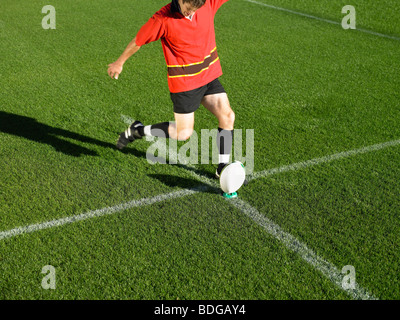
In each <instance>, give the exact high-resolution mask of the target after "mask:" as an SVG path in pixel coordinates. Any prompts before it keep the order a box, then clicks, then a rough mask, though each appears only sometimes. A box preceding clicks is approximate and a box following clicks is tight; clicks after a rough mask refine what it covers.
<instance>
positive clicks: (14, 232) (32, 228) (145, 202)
mask: <svg viewBox="0 0 400 320" xmlns="http://www.w3.org/2000/svg"><path fill="white" fill-rule="evenodd" d="M207 189H208V187H207V186H204V185H201V186H198V187H196V188H192V189H184V190H179V191H175V192H171V193H166V194H161V195H157V196H154V197H152V198H143V199H139V200H133V201H129V202H126V203H121V204H118V205H116V206H113V207H106V208H102V209H98V210H94V211H89V212H86V213H83V214H80V215H76V216H71V217H66V218H61V219H57V220H51V221H47V222H43V223H37V224H31V225H28V226H25V227H18V228H15V229H11V230H7V231H2V232H0V241H1V240H4V239H7V238H12V237H15V236H18V235H21V234H25V233H32V232H36V231H40V230H44V229H49V228H54V227H59V226H63V225H65V224H70V223H74V222H78V221H82V220H87V219H91V218H95V217H102V216H105V215H111V214H114V213H118V212H121V211H125V210H128V209H131V208H136V207H143V206H149V205H152V204H154V203H158V202H162V201H166V200H171V199H176V198H182V197H184V196H188V195H191V194H194V193H197V192H201V191H205V190H207Z"/></svg>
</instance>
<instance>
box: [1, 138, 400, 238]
mask: <svg viewBox="0 0 400 320" xmlns="http://www.w3.org/2000/svg"><path fill="white" fill-rule="evenodd" d="M399 144H400V140H394V141H389V142H385V143H381V144H375V145H372V146H368V147H365V148H361V149H356V150H350V151H346V152H341V153H336V154H333V155H330V156H326V157H322V158H316V159H313V160H309V161H305V162H299V163H295V164H292V165H288V166H284V167H280V168H275V169H270V170H265V171H261V172H256V173H254V174H252V175H249V176H248V177H247V180H248V181H251V180H254V179H258V178H263V177H267V176H270V175H273V174H277V173H281V172H285V171H289V170H298V169H302V168H306V167H309V166H312V165H317V164H321V163H326V162H329V161H333V160H337V159H343V158H346V157H349V156H352V155H357V154H361V153H366V152H371V151H376V150H380V149H383V148H387V147H391V146H397V145H399ZM195 176H196V177H197V178H199V179H200V180H201V181H205V182H206V183H208V182H211V179H209V178H207V179H205V177H203V176H200V175H198V174H195ZM203 179H204V180H203ZM211 185H212V186H215V182H214V183H211ZM202 188H203V189H202ZM209 188H210V187H209V186H205V185H203V186H199V187H198V188H194V189H184V190H179V191H176V192H172V193H167V194H161V195H158V196H155V197H153V198H144V199H140V200H133V201H130V202H127V203H123V204H119V205H116V206H113V207H106V208H102V209H98V210H94V211H89V212H87V213H83V214H80V215H76V216H71V217H66V218H62V219H58V220H51V221H47V222H42V223H37V224H32V225H28V226H24V227H17V228H14V229H11V230H6V231H2V232H0V241H1V240H3V239H6V238H11V237H15V236H18V235H20V234H24V233H32V232H35V231H39V230H44V229H49V228H52V227H57V226H62V225H65V224H69V223H74V222H77V221H82V220H86V219H89V218H94V217H99V216H104V215H110V214H114V213H117V212H120V211H123V210H127V209H130V208H134V207H140V206H145V205H150V204H153V203H157V202H160V201H164V200H169V199H173V198H180V197H183V196H186V195H189V194H192V193H195V192H199V191H204V190H208V189H209Z"/></svg>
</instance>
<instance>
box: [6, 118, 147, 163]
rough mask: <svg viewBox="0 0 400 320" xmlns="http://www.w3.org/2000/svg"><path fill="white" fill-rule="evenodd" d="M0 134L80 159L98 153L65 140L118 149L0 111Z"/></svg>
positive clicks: (34, 120)
mask: <svg viewBox="0 0 400 320" xmlns="http://www.w3.org/2000/svg"><path fill="white" fill-rule="evenodd" d="M0 132H4V133H7V134H12V135H14V136H18V137H22V138H25V139H28V140H31V141H35V142H39V143H44V144H48V145H50V146H52V147H53V148H54V149H55V150H57V151H59V152H62V153H64V154H67V155H71V156H74V157H79V156H80V155H90V156H97V155H98V154H97V152H96V151H94V150H91V149H88V148H85V147H83V146H80V145H78V144H75V143H73V142H70V141H67V140H65V139H72V140H76V141H80V142H84V143H90V144H94V145H98V146H101V147H104V148H112V149H116V147H115V145H114V144H111V143H107V142H104V141H101V140H97V139H94V138H91V137H87V136H84V135H81V134H78V133H75V132H72V131H68V130H64V129H60V128H54V127H51V126H49V125H47V124H44V123H40V122H38V121H37V120H36V119H34V118H30V117H26V116H21V115H16V114H13V113H8V112H5V111H0ZM124 152H125V153H131V154H134V155H135V156H137V157H145V156H146V154H145V153H143V152H141V151H137V150H132V149H130V150H126V151H125V150H124Z"/></svg>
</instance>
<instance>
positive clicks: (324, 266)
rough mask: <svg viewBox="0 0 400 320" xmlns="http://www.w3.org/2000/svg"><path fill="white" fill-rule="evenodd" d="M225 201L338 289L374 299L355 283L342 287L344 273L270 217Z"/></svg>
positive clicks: (363, 297) (249, 206) (242, 205)
mask: <svg viewBox="0 0 400 320" xmlns="http://www.w3.org/2000/svg"><path fill="white" fill-rule="evenodd" d="M227 201H228V202H229V203H230V204H231V205H233V206H235V207H236V208H238V209H239V210H240V211H242V212H243V213H244V214H245V215H247V216H248V217H249V218H251V219H252V220H253V221H254V222H255V223H257V224H258V225H259V226H261V227H262V228H263V229H264V230H265V231H266V232H267V233H269V234H270V235H272V236H273V237H274V238H275V239H277V240H279V241H280V242H282V243H283V244H284V245H285V246H286V248H288V249H289V250H291V251H293V252H295V253H297V254H299V255H300V257H301V258H302V259H303V260H305V261H306V262H308V263H309V264H310V265H311V266H313V267H314V268H315V269H317V270H318V271H320V272H321V273H322V274H323V275H325V276H326V277H327V278H328V279H329V280H330V281H331V282H333V283H334V284H335V285H336V286H338V287H339V288H340V289H342V290H344V291H345V292H346V293H348V294H349V295H350V296H352V297H353V298H354V299H357V300H376V298H375V297H374V296H373V295H371V294H370V293H368V292H367V291H366V290H365V289H364V288H362V287H361V286H359V285H358V284H357V283H355V288H354V289H344V288H343V285H342V281H343V277H344V275H343V274H342V273H341V272H340V271H339V270H338V269H337V268H336V267H335V266H334V265H333V264H332V263H330V262H328V261H326V260H324V259H323V258H321V257H320V256H318V255H317V254H316V253H315V252H314V251H312V250H311V249H309V248H308V247H307V246H306V245H305V244H303V243H302V242H300V241H299V240H297V239H296V238H295V237H293V236H292V235H291V234H289V233H287V232H285V231H283V230H282V228H281V227H280V226H279V225H277V224H276V223H274V222H272V221H271V220H270V219H268V218H267V217H265V216H264V215H263V214H261V213H260V212H259V211H258V210H257V209H255V208H254V207H252V206H251V205H249V204H248V203H246V202H245V201H243V200H241V199H239V198H235V199H227Z"/></svg>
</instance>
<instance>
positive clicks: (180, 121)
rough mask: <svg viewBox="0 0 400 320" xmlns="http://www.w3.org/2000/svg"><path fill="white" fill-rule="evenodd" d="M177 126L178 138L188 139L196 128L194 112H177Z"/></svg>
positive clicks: (175, 115) (175, 114)
mask: <svg viewBox="0 0 400 320" xmlns="http://www.w3.org/2000/svg"><path fill="white" fill-rule="evenodd" d="M174 117H175V128H176V134H177V138H178V140H187V139H189V137H190V136H191V135H192V133H193V128H194V112H190V113H176V112H174Z"/></svg>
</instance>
